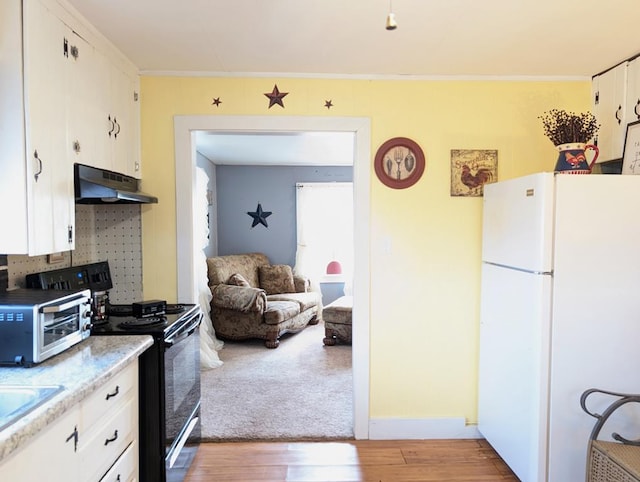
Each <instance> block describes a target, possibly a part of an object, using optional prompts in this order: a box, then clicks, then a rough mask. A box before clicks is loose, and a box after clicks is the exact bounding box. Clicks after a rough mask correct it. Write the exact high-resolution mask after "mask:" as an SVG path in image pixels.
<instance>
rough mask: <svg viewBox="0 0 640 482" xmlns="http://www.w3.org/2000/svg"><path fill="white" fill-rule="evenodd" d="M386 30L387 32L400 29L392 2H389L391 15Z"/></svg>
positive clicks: (388, 17)
mask: <svg viewBox="0 0 640 482" xmlns="http://www.w3.org/2000/svg"><path fill="white" fill-rule="evenodd" d="M385 28H386V29H387V30H395V29H397V28H398V23H397V22H396V16H395V14H394V13H393V3H392V0H389V14H388V15H387V23H386V26H385Z"/></svg>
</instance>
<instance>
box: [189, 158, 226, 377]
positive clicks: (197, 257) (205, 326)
mask: <svg viewBox="0 0 640 482" xmlns="http://www.w3.org/2000/svg"><path fill="white" fill-rule="evenodd" d="M208 184H209V176H207V173H206V172H205V170H204V169H202V168H201V167H196V185H195V189H196V191H195V192H196V196H197V199H198V202H196V203H195V206H194V212H193V215H194V218H195V220H194V223H193V226H194V245H195V246H194V247H193V249H194V262H195V264H196V275H197V277H198V303H199V305H200V309H201V310H202V312H203V313H204V318H203V320H202V325H201V326H200V367H201V368H202V369H210V368H217V367H219V366H221V365H222V360H220V357H219V356H218V350H220V349H221V348H222V346H223V343H222V342H221V341H220V340H218V339H217V338H216V334H215V330H214V329H213V324H212V323H211V316H210V310H211V307H210V302H211V290H210V289H209V286H208V278H207V257H206V255H205V254H204V251H203V249H204V248H206V247H207V244H208V243H209V236H208V235H209V226H208V223H207V213H208V209H209V202H208V199H207V186H208Z"/></svg>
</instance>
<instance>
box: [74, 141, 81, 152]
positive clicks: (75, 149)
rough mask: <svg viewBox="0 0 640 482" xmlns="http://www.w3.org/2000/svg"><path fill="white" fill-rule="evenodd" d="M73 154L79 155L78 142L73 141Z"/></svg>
mask: <svg viewBox="0 0 640 482" xmlns="http://www.w3.org/2000/svg"><path fill="white" fill-rule="evenodd" d="M73 152H75V153H76V154H80V141H77V140H76V141H73Z"/></svg>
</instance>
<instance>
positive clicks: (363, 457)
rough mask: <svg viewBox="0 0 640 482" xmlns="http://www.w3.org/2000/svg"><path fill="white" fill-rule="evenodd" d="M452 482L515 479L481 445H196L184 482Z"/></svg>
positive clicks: (429, 442)
mask: <svg viewBox="0 0 640 482" xmlns="http://www.w3.org/2000/svg"><path fill="white" fill-rule="evenodd" d="M230 481H234V482H235V481H242V482H258V481H260V482H268V481H271V482H276V481H287V482H347V481H348V482H420V481H437V482H456V481H474V482H481V481H482V482H489V481H512V482H518V478H517V477H516V476H515V475H514V474H513V473H512V472H511V470H510V469H509V467H507V465H506V464H505V463H504V462H503V461H502V459H500V457H498V455H497V454H496V453H495V451H494V450H493V449H492V448H491V446H490V445H489V444H488V443H487V442H486V441H485V440H426V441H422V440H420V441H416V440H407V441H388V440H385V441H381V440H359V441H354V440H348V441H344V442H296V443H288V442H274V443H270V442H248V443H240V442H232V443H205V444H201V445H200V448H199V450H198V453H197V455H196V457H195V459H194V461H193V464H192V466H191V468H190V470H189V473H188V474H187V478H186V479H185V482H230Z"/></svg>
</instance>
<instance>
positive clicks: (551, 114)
mask: <svg viewBox="0 0 640 482" xmlns="http://www.w3.org/2000/svg"><path fill="white" fill-rule="evenodd" d="M540 119H541V120H542V128H543V130H544V134H545V135H546V136H547V138H548V139H549V140H550V141H551V142H553V145H554V146H556V149H557V150H558V152H559V155H558V160H557V162H556V167H555V171H556V172H560V173H563V174H590V173H591V170H592V168H593V165H594V164H595V162H596V159H597V158H598V153H599V150H598V147H597V146H596V145H594V144H589V143H588V142H589V141H590V140H591V139H593V137H594V136H595V135H596V133H597V132H598V129H599V128H600V125H599V124H598V122H597V120H596V118H595V116H594V115H593V114H592V113H591V112H583V113H580V114H576V113H575V112H567V111H565V110H561V109H551V110H550V111H548V112H545V113H544V114H542V115H541V116H540ZM586 151H591V152H592V153H593V154H592V157H591V160H590V161H589V162H588V161H587V156H586V154H585V152H586Z"/></svg>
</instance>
